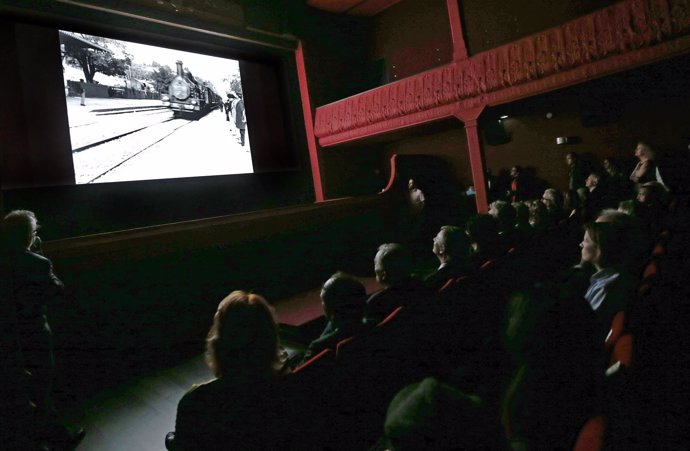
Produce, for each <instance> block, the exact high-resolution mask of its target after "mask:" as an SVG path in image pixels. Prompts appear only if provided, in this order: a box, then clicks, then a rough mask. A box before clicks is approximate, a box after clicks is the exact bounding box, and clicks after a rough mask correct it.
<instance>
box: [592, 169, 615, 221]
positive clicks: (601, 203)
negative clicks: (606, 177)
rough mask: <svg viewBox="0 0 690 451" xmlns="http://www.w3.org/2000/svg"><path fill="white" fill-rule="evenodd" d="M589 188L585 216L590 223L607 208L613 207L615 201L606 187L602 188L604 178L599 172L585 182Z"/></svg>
mask: <svg viewBox="0 0 690 451" xmlns="http://www.w3.org/2000/svg"><path fill="white" fill-rule="evenodd" d="M585 184H586V186H587V197H586V200H585V214H586V219H587V220H588V221H590V220H592V219H594V218H596V217H597V216H598V215H599V212H601V211H602V210H603V209H605V208H609V207H613V206H614V204H615V201H614V200H613V199H612V198H611V197H610V196H609V195H608V193H607V192H606V187H604V186H602V185H603V183H602V177H601V175H600V174H599V173H597V172H592V173H591V174H589V176H588V177H587V180H585Z"/></svg>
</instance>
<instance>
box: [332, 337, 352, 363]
mask: <svg viewBox="0 0 690 451" xmlns="http://www.w3.org/2000/svg"><path fill="white" fill-rule="evenodd" d="M355 338H356V337H354V336H352V337H348V338H344V339H342V340H340V341H339V342H338V344H337V345H336V346H335V359H336V360H338V359H339V358H340V357H341V356H342V355H343V353H345V352H347V348H349V343H350V342H352V340H354V339H355Z"/></svg>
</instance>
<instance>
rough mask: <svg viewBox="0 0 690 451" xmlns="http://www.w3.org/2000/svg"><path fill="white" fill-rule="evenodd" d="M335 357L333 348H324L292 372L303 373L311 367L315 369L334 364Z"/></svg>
mask: <svg viewBox="0 0 690 451" xmlns="http://www.w3.org/2000/svg"><path fill="white" fill-rule="evenodd" d="M334 358H335V353H334V352H333V350H332V349H324V350H323V351H321V352H319V353H318V354H316V355H315V356H314V357H312V358H311V359H309V360H307V361H306V362H304V363H303V364H301V365H300V366H298V367H297V368H295V369H294V370H292V374H297V373H301V372H303V371H305V370H307V371H309V370H310V369H311V370H315V369H317V368H322V367H324V366H329V365H332V364H333V360H334Z"/></svg>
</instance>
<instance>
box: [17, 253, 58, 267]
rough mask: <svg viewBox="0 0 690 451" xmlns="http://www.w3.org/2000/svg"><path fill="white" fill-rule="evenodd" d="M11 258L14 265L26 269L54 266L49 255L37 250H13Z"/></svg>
mask: <svg viewBox="0 0 690 451" xmlns="http://www.w3.org/2000/svg"><path fill="white" fill-rule="evenodd" d="M10 258H11V261H12V262H13V263H14V265H16V266H19V267H23V268H26V269H28V268H34V269H36V268H38V269H44V268H45V269H49V268H50V267H51V266H52V263H51V262H50V260H49V259H48V258H47V257H44V256H43V255H41V254H37V253H36V252H31V251H30V250H21V251H11V252H10Z"/></svg>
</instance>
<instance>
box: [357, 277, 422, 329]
mask: <svg viewBox="0 0 690 451" xmlns="http://www.w3.org/2000/svg"><path fill="white" fill-rule="evenodd" d="M428 296H429V289H428V288H426V287H425V286H424V285H423V284H422V282H421V281H420V280H419V279H416V278H413V277H409V278H407V279H405V280H404V281H403V283H401V284H400V285H398V286H393V287H387V288H384V289H383V290H379V291H377V292H375V293H374V294H372V295H371V296H369V299H367V306H366V308H365V310H364V324H366V325H376V324H378V323H379V322H381V321H382V320H384V319H385V318H386V316H388V314H390V313H391V312H392V311H393V310H395V309H396V308H397V307H400V306H404V305H409V304H413V303H415V302H417V301H418V300H419V299H424V298H426V297H428Z"/></svg>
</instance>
